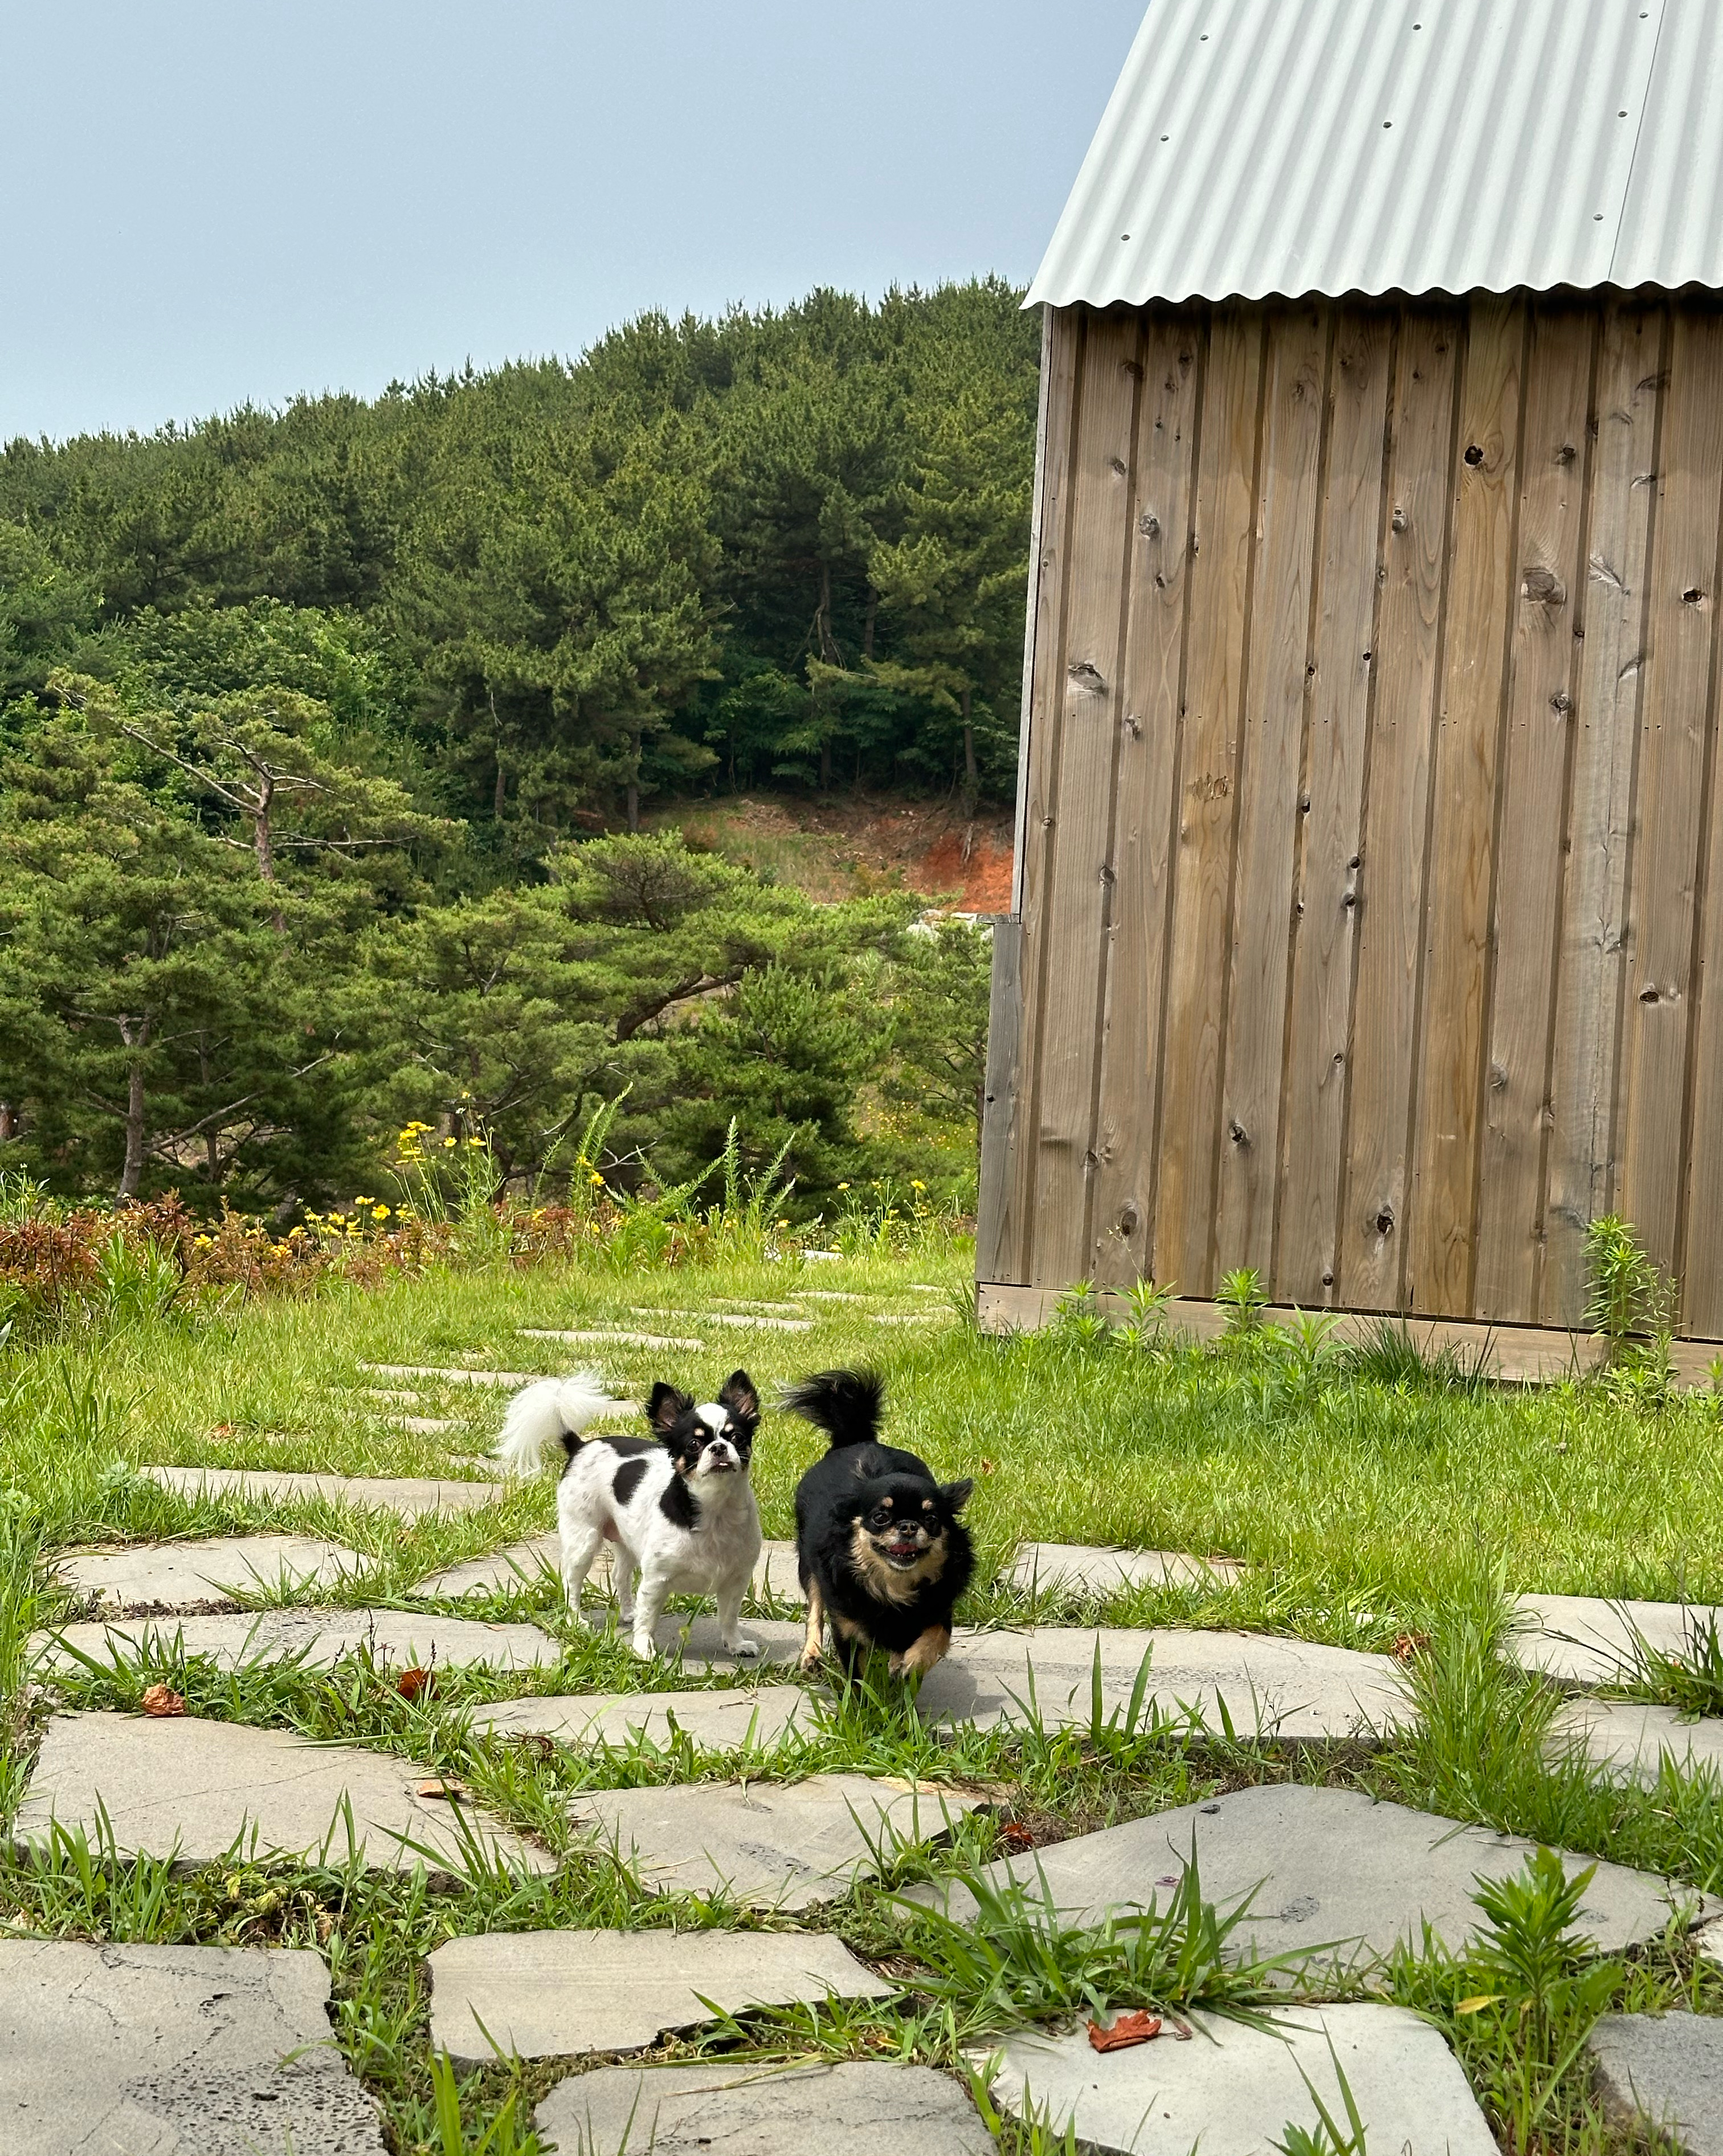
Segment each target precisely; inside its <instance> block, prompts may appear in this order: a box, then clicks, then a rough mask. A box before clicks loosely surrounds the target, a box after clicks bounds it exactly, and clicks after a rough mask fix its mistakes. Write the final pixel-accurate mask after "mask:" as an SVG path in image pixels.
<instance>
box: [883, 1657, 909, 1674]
mask: <svg viewBox="0 0 1723 2156" xmlns="http://www.w3.org/2000/svg"><path fill="white" fill-rule="evenodd" d="M886 1667H887V1669H888V1670H889V1671H891V1673H892V1676H894V1677H901V1676H903V1672H904V1671H906V1670H907V1669H908V1667H909V1657H908V1655H892V1659H891V1660H890V1661H888V1662H887V1664H886Z"/></svg>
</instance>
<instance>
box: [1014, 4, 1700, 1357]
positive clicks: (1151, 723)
mask: <svg viewBox="0 0 1723 2156" xmlns="http://www.w3.org/2000/svg"><path fill="white" fill-rule="evenodd" d="M1720 285H1723V8H1717V7H1715V6H1710V5H1708V4H1706V0H1645V4H1644V5H1643V7H1642V5H1641V4H1639V0H1515V4H1514V6H1513V7H1512V8H1505V7H1502V6H1499V5H1498V4H1497V0H1417V4H1416V5H1407V6H1403V7H1402V5H1401V4H1400V0H1151V4H1150V9H1149V13H1148V16H1147V18H1146V19H1145V21H1144V28H1143V31H1142V33H1141V34H1140V35H1139V38H1138V40H1137V44H1136V45H1135V47H1134V49H1133V52H1132V54H1131V58H1130V60H1129V64H1128V65H1127V68H1126V71H1125V74H1124V77H1123V79H1122V80H1121V82H1120V84H1119V89H1118V90H1117V91H1116V92H1115V94H1114V100H1113V102H1112V105H1110V106H1109V108H1108V114H1107V117H1106V119H1105V121H1103V126H1102V128H1101V131H1100V133H1099V135H1098V136H1097V138H1096V142H1095V145H1094V147H1093V149H1092V151H1091V152H1090V155H1089V158H1088V162H1087V163H1086V164H1085V166H1084V167H1083V175H1082V177H1081V178H1080V179H1079V181H1078V187H1077V190H1076V192H1075V193H1073V196H1072V201H1071V203H1070V205H1069V206H1068V207H1067V210H1066V213H1065V216H1064V218H1063V220H1062V223H1061V225H1060V228H1059V231H1058V234H1057V237H1056V238H1055V240H1054V242H1053V244H1052V249H1051V250H1050V252H1049V254H1048V257H1047V262H1046V263H1045V264H1043V267H1042V272H1041V275H1040V277H1039V278H1038V280H1037V281H1036V286H1035V287H1034V289H1033V290H1032V291H1031V304H1041V305H1042V306H1043V307H1044V311H1045V339H1044V362H1043V375H1042V399H1043V404H1042V431H1041V446H1040V458H1039V470H1038V476H1037V482H1036V530H1035V538H1034V547H1033V555H1034V559H1033V564H1032V567H1031V595H1030V597H1031V604H1030V619H1029V628H1028V639H1027V646H1028V648H1027V654H1026V669H1025V717H1024V746H1023V758H1022V766H1021V775H1020V781H1019V786H1020V801H1019V817H1020V824H1019V838H1020V843H1019V846H1018V867H1017V876H1018V892H1017V901H1016V908H1015V911H1014V914H1013V916H1012V918H1011V921H1009V922H1006V923H1002V924H1001V926H1000V930H999V932H998V936H997V941H996V944H995V978H994V997H993V1024H992V1034H991V1038H990V1071H989V1082H988V1093H989V1102H988V1112H987V1120H986V1125H985V1136H984V1146H983V1178H982V1207H981V1221H980V1235H979V1240H978V1250H977V1275H978V1281H979V1282H980V1291H981V1300H982V1304H983V1307H984V1311H985V1313H986V1314H987V1315H988V1316H989V1317H990V1318H991V1319H992V1320H993V1321H994V1322H1016V1323H1027V1322H1034V1321H1035V1319H1036V1317H1037V1316H1038V1315H1039V1314H1040V1312H1041V1311H1042V1309H1043V1308H1044V1307H1045V1304H1046V1301H1047V1297H1048V1296H1051V1295H1052V1293H1055V1292H1057V1291H1059V1290H1061V1289H1062V1288H1063V1287H1065V1286H1067V1284H1068V1283H1070V1282H1072V1281H1078V1280H1088V1281H1094V1282H1096V1283H1097V1284H1098V1285H1100V1286H1114V1287H1122V1286H1128V1285H1129V1284H1130V1283H1131V1282H1133V1281H1136V1280H1138V1279H1139V1278H1144V1277H1152V1278H1154V1279H1155V1280H1156V1281H1161V1282H1175V1283H1176V1285H1177V1288H1178V1291H1179V1292H1180V1295H1181V1296H1186V1297H1190V1298H1195V1299H1197V1300H1199V1301H1200V1300H1201V1299H1203V1298H1209V1297H1211V1296H1213V1295H1214V1293H1215V1291H1216V1286H1217V1284H1218V1283H1219V1281H1220V1280H1221V1278H1222V1275H1223V1274H1224V1273H1225V1272H1227V1270H1229V1269H1230V1268H1232V1267H1236V1266H1244V1265H1249V1266H1253V1267H1255V1268H1257V1269H1258V1271H1259V1273H1260V1275H1261V1276H1262V1279H1263V1283H1264V1285H1265V1286H1266V1287H1267V1289H1268V1293H1269V1295H1270V1297H1271V1299H1272V1300H1273V1301H1277V1302H1281V1303H1289V1302H1296V1303H1298V1304H1300V1305H1302V1306H1304V1307H1306V1308H1311V1307H1319V1306H1331V1307H1335V1308H1338V1309H1342V1310H1350V1311H1359V1312H1396V1311H1404V1312H1410V1313H1421V1314H1425V1315H1428V1316H1431V1317H1438V1318H1442V1319H1450V1320H1463V1321H1476V1322H1487V1323H1489V1324H1492V1325H1494V1326H1498V1327H1504V1326H1535V1327H1572V1326H1576V1325H1578V1324H1579V1323H1580V1322H1581V1321H1582V1313H1583V1310H1584V1306H1585V1302H1586V1297H1587V1279H1586V1263H1585V1240H1586V1229H1587V1224H1588V1223H1589V1222H1590V1221H1591V1220H1592V1219H1595V1218H1597V1216H1598V1215H1600V1214H1605V1213H1610V1212H1618V1213H1620V1214H1623V1215H1625V1216H1626V1218H1627V1219H1628V1220H1629V1221H1630V1222H1631V1223H1632V1224H1633V1226H1634V1227H1635V1229H1637V1231H1638V1234H1639V1235H1640V1237H1641V1238H1642V1240H1643V1243H1644V1244H1645V1245H1646V1247H1647V1248H1648V1250H1650V1251H1651V1252H1652V1253H1653V1254H1654V1256H1655V1257H1656V1258H1657V1259H1658V1260H1659V1263H1660V1264H1661V1265H1663V1266H1664V1267H1665V1268H1666V1269H1667V1270H1668V1271H1669V1273H1670V1274H1671V1275H1672V1276H1674V1278H1675V1279H1676V1280H1677V1281H1679V1289H1680V1331H1681V1332H1682V1333H1683V1335H1684V1336H1686V1337H1694V1338H1718V1337H1723V798H1720V785H1723V774H1720V773H1719V771H1718V768H1717V764H1718V754H1717V748H1718V744H1717V729H1718V720H1719V681H1718V673H1719V659H1720V643H1719V637H1718V621H1719V607H1718V594H1719V588H1720V582H1723V300H1720V293H1719V289H1718V288H1719V286H1720Z"/></svg>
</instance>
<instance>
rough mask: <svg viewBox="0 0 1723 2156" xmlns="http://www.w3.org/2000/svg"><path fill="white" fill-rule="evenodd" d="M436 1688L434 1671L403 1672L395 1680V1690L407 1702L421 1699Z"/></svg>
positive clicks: (416, 1670) (412, 1670) (413, 1670)
mask: <svg viewBox="0 0 1723 2156" xmlns="http://www.w3.org/2000/svg"><path fill="white" fill-rule="evenodd" d="M436 1688H437V1679H436V1672H435V1671H434V1670H420V1669H411V1670H403V1671H402V1672H401V1674H400V1675H399V1676H398V1677H397V1678H396V1679H395V1690H396V1691H398V1692H399V1694H400V1695H401V1697H402V1698H403V1699H404V1700H406V1701H408V1702H412V1701H414V1700H415V1699H419V1698H422V1697H424V1695H425V1694H426V1693H427V1692H433V1691H435V1690H436Z"/></svg>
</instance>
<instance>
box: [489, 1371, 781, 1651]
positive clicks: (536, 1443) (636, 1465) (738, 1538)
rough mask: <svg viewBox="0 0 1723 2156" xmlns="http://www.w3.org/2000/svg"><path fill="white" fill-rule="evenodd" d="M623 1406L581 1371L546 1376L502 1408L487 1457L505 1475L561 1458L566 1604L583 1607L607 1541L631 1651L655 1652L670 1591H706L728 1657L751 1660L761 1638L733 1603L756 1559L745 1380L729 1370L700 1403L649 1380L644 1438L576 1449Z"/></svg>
mask: <svg viewBox="0 0 1723 2156" xmlns="http://www.w3.org/2000/svg"><path fill="white" fill-rule="evenodd" d="M624 1404H625V1403H624V1402H622V1401H620V1400H613V1399H610V1398H609V1396H608V1395H607V1394H605V1392H604V1389H603V1380H602V1379H601V1378H599V1377H598V1376H597V1375H596V1374H595V1373H594V1372H592V1371H590V1370H583V1371H581V1372H580V1373H579V1374H578V1375H576V1376H574V1377H572V1378H541V1379H540V1380H539V1381H538V1383H537V1384H532V1385H528V1386H527V1387H526V1389H524V1390H523V1391H522V1392H518V1393H517V1394H515V1396H514V1398H513V1399H512V1400H511V1401H510V1402H509V1407H508V1414H507V1417H506V1418H505V1419H504V1422H503V1425H502V1435H501V1439H500V1440H498V1442H497V1446H496V1458H497V1459H498V1460H500V1461H501V1464H502V1466H503V1467H504V1468H505V1469H506V1470H507V1471H508V1472H509V1473H510V1474H512V1475H532V1474H535V1473H536V1472H537V1469H538V1466H539V1463H540V1462H541V1460H543V1456H544V1453H545V1450H546V1449H547V1448H548V1446H549V1445H552V1444H554V1443H560V1444H561V1445H562V1447H563V1450H564V1451H565V1452H566V1453H567V1454H568V1462H567V1465H566V1466H564V1467H563V1476H562V1481H561V1483H560V1485H559V1486H558V1491H557V1524H558V1527H559V1528H560V1530H561V1533H562V1545H563V1547H562V1563H561V1566H560V1569H561V1572H562V1575H563V1589H564V1590H565V1591H566V1593H567V1594H568V1602H569V1606H570V1607H571V1608H573V1609H579V1606H580V1589H581V1588H582V1586H583V1585H584V1583H585V1579H586V1575H587V1573H589V1572H590V1571H591V1569H592V1566H593V1560H594V1558H596V1557H597V1555H598V1553H599V1544H600V1543H604V1542H614V1543H616V1544H617V1545H618V1557H617V1562H616V1568H615V1569H616V1601H617V1608H618V1611H619V1614H620V1617H621V1620H622V1622H623V1624H624V1625H625V1626H628V1627H630V1628H631V1630H632V1634H633V1640H634V1650H635V1654H637V1655H640V1656H642V1657H643V1658H646V1659H650V1658H651V1655H653V1654H654V1653H655V1652H656V1644H655V1642H654V1640H653V1628H654V1626H655V1625H656V1624H657V1621H658V1619H659V1617H660V1615H661V1613H662V1611H663V1609H664V1605H665V1604H666V1602H667V1601H668V1600H669V1599H670V1597H671V1595H672V1594H711V1595H713V1596H715V1597H716V1598H717V1615H718V1635H719V1637H720V1638H721V1639H722V1640H723V1644H724V1649H725V1651H726V1653H728V1654H732V1655H757V1654H759V1641H758V1640H750V1639H747V1638H745V1637H744V1636H743V1632H742V1630H741V1618H742V1598H743V1595H744V1594H746V1593H747V1591H748V1581H749V1580H750V1579H751V1578H753V1568H754V1563H755V1561H756V1560H757V1559H758V1558H759V1553H760V1516H759V1507H757V1506H756V1505H755V1503H754V1501H753V1486H752V1485H751V1483H750V1482H749V1481H748V1467H749V1464H750V1462H751V1460H752V1459H753V1434H754V1431H755V1430H756V1428H757V1427H758V1426H759V1414H760V1406H759V1395H758V1394H757V1393H756V1392H755V1390H754V1387H753V1379H752V1378H750V1377H749V1376H748V1373H747V1371H746V1370H737V1371H734V1372H733V1373H732V1374H731V1375H730V1376H729V1377H728V1378H726V1379H725V1381H724V1383H723V1387H722V1389H720V1391H719V1393H718V1396H717V1399H716V1400H712V1401H710V1402H708V1403H707V1404H706V1405H705V1406H703V1407H702V1406H697V1405H696V1404H695V1403H694V1402H693V1401H692V1400H691V1399H689V1398H688V1396H687V1394H686V1393H679V1392H677V1390H676V1388H675V1387H674V1386H673V1385H664V1384H658V1385H654V1386H653V1388H652V1397H651V1399H650V1400H648V1401H647V1403H646V1419H647V1421H648V1422H649V1423H650V1424H651V1426H652V1430H653V1431H654V1433H655V1435H653V1436H651V1437H650V1438H645V1437H594V1438H592V1439H590V1440H587V1441H586V1442H585V1443H583V1442H582V1433H583V1432H584V1430H586V1429H587V1428H588V1427H589V1425H590V1424H592V1423H594V1422H595V1421H596V1420H597V1419H598V1418H599V1416H600V1415H601V1414H605V1413H607V1412H608V1411H609V1409H613V1408H619V1407H621V1406H623V1405H624ZM636 1573H638V1575H639V1586H638V1589H636V1587H635V1575H636Z"/></svg>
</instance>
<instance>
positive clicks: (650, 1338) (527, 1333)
mask: <svg viewBox="0 0 1723 2156" xmlns="http://www.w3.org/2000/svg"><path fill="white" fill-rule="evenodd" d="M521 1337H522V1338H523V1339H526V1340H572V1341H573V1342H576V1343H577V1344H578V1345H579V1346H583V1347H681V1348H686V1349H687V1352H688V1353H690V1354H691V1355H692V1354H697V1353H699V1352H700V1350H701V1349H702V1348H703V1347H705V1345H706V1342H704V1341H703V1340H687V1339H678V1338H676V1337H674V1336H673V1335H672V1334H670V1333H667V1332H582V1331H579V1330H578V1329H576V1330H572V1331H571V1330H568V1329H565V1328H558V1329H557V1330H555V1331H542V1330H540V1329H539V1328H538V1327H536V1326H532V1325H523V1326H522V1327H521Z"/></svg>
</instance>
